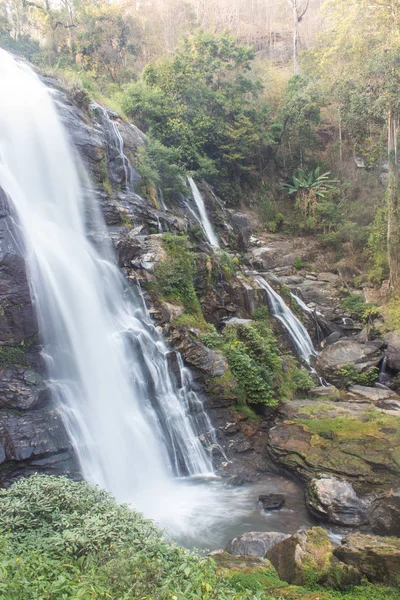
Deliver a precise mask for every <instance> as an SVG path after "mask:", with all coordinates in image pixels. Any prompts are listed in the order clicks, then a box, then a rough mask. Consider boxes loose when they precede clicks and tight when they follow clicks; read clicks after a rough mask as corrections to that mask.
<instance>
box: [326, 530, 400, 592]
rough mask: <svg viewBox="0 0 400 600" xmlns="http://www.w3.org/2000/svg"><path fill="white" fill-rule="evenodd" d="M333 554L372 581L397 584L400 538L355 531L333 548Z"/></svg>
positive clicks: (398, 579)
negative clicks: (363, 533)
mask: <svg viewBox="0 0 400 600" xmlns="http://www.w3.org/2000/svg"><path fill="white" fill-rule="evenodd" d="M334 554H335V556H336V557H337V558H338V559H339V560H340V561H342V562H345V563H346V564H348V565H351V566H353V567H354V568H356V569H357V570H359V571H360V572H361V573H362V574H363V575H364V576H365V577H367V579H368V580H369V581H371V582H372V583H384V584H385V585H393V586H395V585H399V581H400V578H399V576H400V539H399V538H394V537H378V536H373V535H362V534H360V533H355V534H352V535H349V536H347V537H346V538H344V539H343V540H342V545H341V546H338V547H337V548H335V551H334Z"/></svg>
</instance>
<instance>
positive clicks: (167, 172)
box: [137, 139, 186, 199]
mask: <svg viewBox="0 0 400 600" xmlns="http://www.w3.org/2000/svg"><path fill="white" fill-rule="evenodd" d="M178 163H179V151H178V150H177V149H176V148H167V147H166V146H164V145H163V144H161V142H159V141H158V140H152V139H150V140H149V142H148V144H146V146H144V147H142V148H140V149H139V152H138V165H137V171H138V173H139V174H140V175H141V176H142V181H141V191H142V193H143V194H144V195H145V196H147V197H149V198H151V199H152V198H154V197H156V196H157V191H158V190H159V189H160V188H161V190H162V192H163V194H164V196H165V197H166V198H170V197H171V196H172V195H174V194H178V193H179V192H181V193H184V192H185V191H186V187H185V184H184V169H182V167H180V166H179V165H178Z"/></svg>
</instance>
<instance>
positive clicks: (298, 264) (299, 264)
mask: <svg viewBox="0 0 400 600" xmlns="http://www.w3.org/2000/svg"><path fill="white" fill-rule="evenodd" d="M293 266H294V268H295V269H297V271H300V270H301V269H304V267H305V264H304V262H303V259H302V258H301V256H298V257H297V258H296V260H295V261H294V263H293Z"/></svg>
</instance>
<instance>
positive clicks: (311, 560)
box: [266, 527, 361, 589]
mask: <svg viewBox="0 0 400 600" xmlns="http://www.w3.org/2000/svg"><path fill="white" fill-rule="evenodd" d="M266 556H267V558H268V560H270V561H271V563H272V565H273V566H274V567H275V569H276V570H277V573H278V575H279V577H280V579H282V580H284V581H288V582H289V583H291V584H294V585H300V586H310V585H311V586H312V585H317V584H326V585H329V586H331V587H335V588H337V589H343V588H345V587H347V586H349V585H355V584H357V583H359V582H360V579H361V576H360V574H359V572H358V571H357V569H355V568H354V567H352V566H348V565H345V564H342V563H340V562H339V561H338V560H336V559H335V558H334V556H333V546H332V544H331V542H330V541H329V538H328V534H327V532H326V530H325V529H322V527H313V528H311V529H308V530H304V531H299V532H298V533H296V534H295V535H293V536H291V537H290V538H288V539H286V540H283V541H282V542H279V543H278V544H276V545H275V546H274V547H273V548H271V550H269V551H268V552H267V555H266Z"/></svg>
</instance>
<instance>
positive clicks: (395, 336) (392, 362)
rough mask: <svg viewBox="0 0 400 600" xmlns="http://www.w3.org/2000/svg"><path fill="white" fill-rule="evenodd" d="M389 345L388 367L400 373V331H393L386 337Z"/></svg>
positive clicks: (387, 351) (387, 353)
mask: <svg viewBox="0 0 400 600" xmlns="http://www.w3.org/2000/svg"><path fill="white" fill-rule="evenodd" d="M385 342H386V343H387V350H386V356H387V366H388V367H389V368H390V369H393V371H400V331H392V332H391V333H388V334H387V335H386V336H385Z"/></svg>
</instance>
